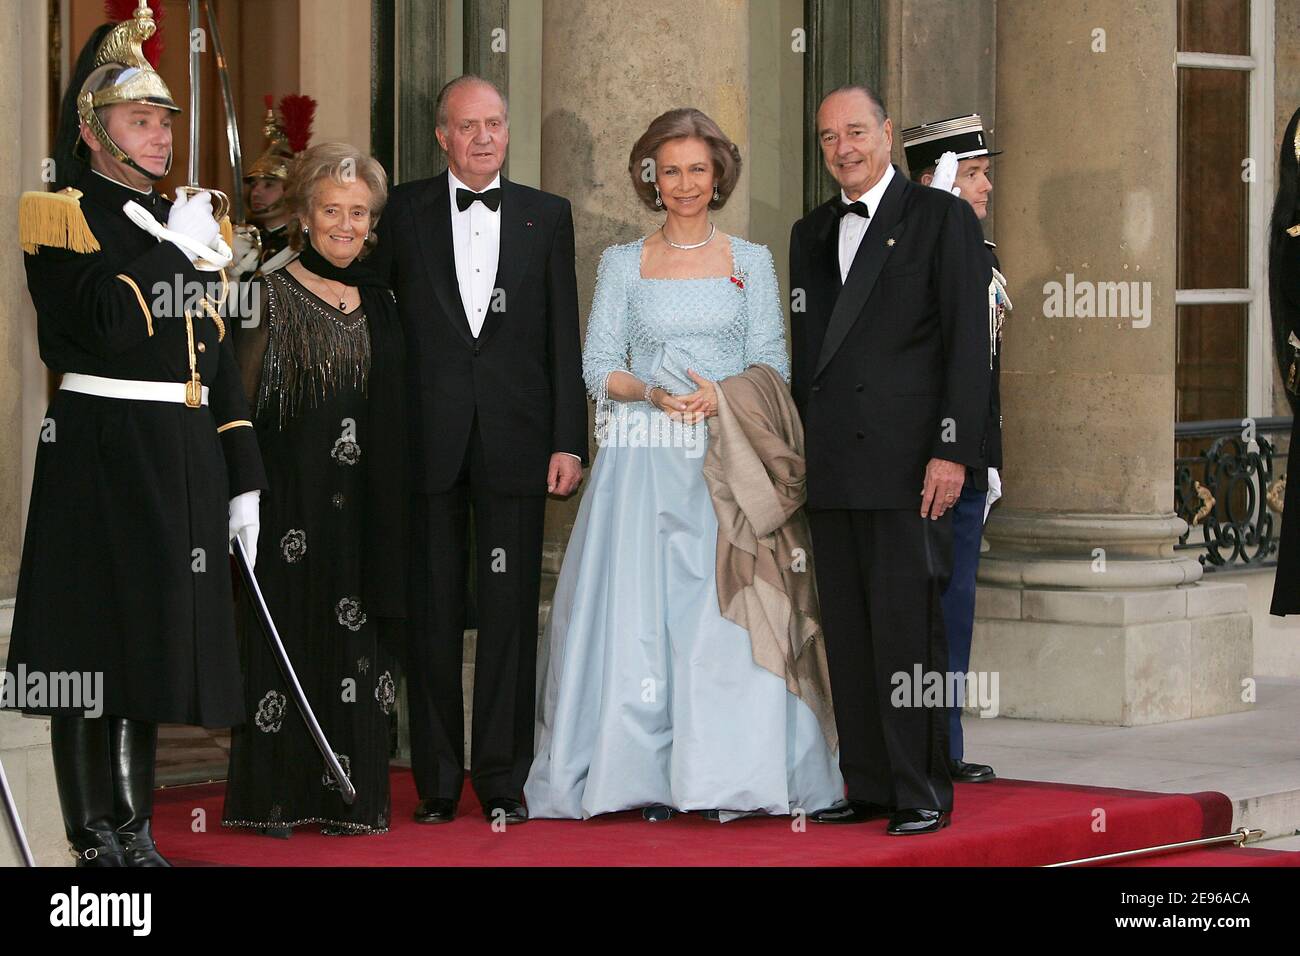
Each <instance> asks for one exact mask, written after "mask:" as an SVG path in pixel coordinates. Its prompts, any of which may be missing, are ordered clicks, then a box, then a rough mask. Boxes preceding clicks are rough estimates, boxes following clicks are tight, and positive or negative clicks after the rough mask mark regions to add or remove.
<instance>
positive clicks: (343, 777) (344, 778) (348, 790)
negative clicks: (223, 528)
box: [230, 535, 357, 806]
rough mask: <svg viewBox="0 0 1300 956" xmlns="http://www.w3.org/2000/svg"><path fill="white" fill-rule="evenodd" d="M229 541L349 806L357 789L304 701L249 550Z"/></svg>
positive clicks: (282, 668) (269, 638) (269, 640)
mask: <svg viewBox="0 0 1300 956" xmlns="http://www.w3.org/2000/svg"><path fill="white" fill-rule="evenodd" d="M230 544H231V547H232V548H233V549H234V553H235V563H236V564H237V565H239V574H240V576H241V577H242V578H243V579H244V587H246V588H247V589H248V594H249V597H250V598H251V599H252V601H253V609H254V611H256V612H257V621H258V623H259V624H261V625H262V633H263V634H265V635H266V640H267V643H268V644H270V645H271V654H272V655H273V656H274V657H275V662H276V664H278V665H279V667H280V675H281V676H282V677H283V678H284V682H285V684H286V685H287V686H288V688H289V694H290V696H292V697H293V702H294V703H295V704H297V705H298V712H299V713H300V714H302V719H303V723H305V724H306V725H307V729H308V730H309V731H310V732H311V736H312V740H314V741H316V748H317V749H318V750H319V751H320V754H321V756H322V757H324V758H325V764H326V766H327V767H329V771H330V773H331V774H333V776H334V779H335V780H337V781H338V785H339V792H340V793H341V794H342V795H343V802H344V803H346V804H348V805H349V806H351V805H352V801H353V800H355V799H356V798H357V790H356V788H355V787H354V786H352V781H351V780H349V779H348V775H347V774H345V773H344V772H343V767H342V766H341V765H340V764H339V758H338V757H337V756H335V754H334V750H333V748H332V747H330V744H329V741H328V740H326V739H325V731H323V730H321V727H320V724H319V723H318V722H317V720H316V715H315V714H314V713H313V712H312V709H311V704H309V703H308V702H307V695H306V693H304V692H303V689H302V684H300V683H298V675H297V674H296V673H294V670H293V665H292V664H291V663H289V654H288V652H287V651H286V650H285V649H284V642H283V641H282V640H280V632H279V631H278V630H276V627H275V621H273V620H271V611H270V609H268V608H267V606H266V598H264V597H263V596H262V589H261V588H260V587H259V586H258V584H257V576H256V575H255V574H253V563H252V562H251V561H249V560H248V552H247V551H245V550H244V542H243V540H242V539H240V537H239V536H238V535H236V536H235V537H234V538H233V539H231V542H230Z"/></svg>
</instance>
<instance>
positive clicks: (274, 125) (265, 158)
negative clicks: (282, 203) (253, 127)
mask: <svg viewBox="0 0 1300 956" xmlns="http://www.w3.org/2000/svg"><path fill="white" fill-rule="evenodd" d="M265 101H266V119H264V120H263V121H262V132H263V134H265V136H266V149H264V150H262V155H260V156H258V157H257V159H255V160H253V163H252V165H250V166H249V167H248V169H247V170H246V171H245V173H244V182H246V183H247V182H251V181H252V180H254V179H278V180H280V181H281V182H283V181H284V180H286V179H288V178H289V162H290V161H291V160H292V159H293V150H292V149H290V148H289V137H288V135H287V134H286V133H285V131H284V128H283V127H281V125H280V124H279V123H278V122H276V119H275V109H274V108H273V107H272V105H271V103H272V97H271V94H270V93H268V94H266V96H265Z"/></svg>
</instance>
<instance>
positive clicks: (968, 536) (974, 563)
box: [943, 481, 987, 760]
mask: <svg viewBox="0 0 1300 956" xmlns="http://www.w3.org/2000/svg"><path fill="white" fill-rule="evenodd" d="M986 497H987V492H983V491H980V490H979V489H978V488H975V487H974V486H973V485H972V484H971V483H970V482H969V481H967V482H966V484H965V486H964V487H963V488H962V490H961V497H960V498H958V499H957V504H955V505H954V506H953V509H952V577H951V578H949V579H948V587H947V588H945V589H944V592H943V624H944V630H945V631H946V632H947V634H948V669H949V670H950V671H952V672H953V673H954V674H963V675H964V674H965V673H966V671H967V670H968V669H969V668H970V644H971V633H972V632H973V631H974V630H975V572H976V571H977V570H978V569H979V563H980V534H981V532H982V531H983V530H984V501H985V498H986ZM968 703H970V702H969V701H968ZM964 754H965V748H964V746H963V742H962V733H961V707H953V708H952V709H951V710H950V711H949V713H948V755H949V756H950V757H952V759H953V760H961V759H962V756H963V755H964Z"/></svg>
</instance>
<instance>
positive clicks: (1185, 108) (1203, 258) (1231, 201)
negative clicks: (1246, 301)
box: [1178, 68, 1250, 289]
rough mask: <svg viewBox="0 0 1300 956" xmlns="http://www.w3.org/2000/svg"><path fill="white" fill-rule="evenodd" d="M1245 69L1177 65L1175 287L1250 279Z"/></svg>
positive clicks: (1226, 285)
mask: <svg viewBox="0 0 1300 956" xmlns="http://www.w3.org/2000/svg"><path fill="white" fill-rule="evenodd" d="M1249 126H1250V75H1249V74H1248V73H1245V72H1242V71H1239V70H1201V69H1186V68H1184V69H1181V70H1179V71H1178V288H1180V289H1244V288H1247V287H1248V286H1249V284H1250V281H1249V279H1248V275H1249V271H1248V267H1247V248H1248V247H1247V236H1246V227H1247V222H1248V217H1247V209H1248V206H1247V202H1248V188H1247V185H1246V183H1245V182H1244V181H1243V180H1242V162H1243V161H1245V159H1246V158H1247V156H1248V155H1249V143H1250V129H1249Z"/></svg>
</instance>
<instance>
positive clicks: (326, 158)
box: [284, 143, 388, 255]
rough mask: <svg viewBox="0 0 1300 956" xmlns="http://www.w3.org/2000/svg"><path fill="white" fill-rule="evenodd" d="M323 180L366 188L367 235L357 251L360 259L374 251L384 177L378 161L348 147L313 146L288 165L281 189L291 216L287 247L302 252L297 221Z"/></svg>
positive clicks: (383, 199) (384, 190) (384, 194)
mask: <svg viewBox="0 0 1300 956" xmlns="http://www.w3.org/2000/svg"><path fill="white" fill-rule="evenodd" d="M324 179H332V180H333V181H334V182H336V183H338V184H339V185H346V184H347V183H350V182H355V181H356V180H358V179H359V180H361V181H362V182H364V183H365V184H366V185H367V186H369V187H370V234H369V235H367V236H366V240H365V243H364V244H363V246H362V250H361V255H365V254H366V253H367V252H369V251H370V250H371V249H372V248H374V245H375V239H374V235H375V226H377V225H378V224H379V214H380V213H381V212H383V211H384V206H385V205H387V203H388V174H387V173H386V172H384V167H383V166H381V165H380V164H379V160H377V159H375V158H374V157H373V156H368V155H366V154H365V153H363V152H362V151H361V150H359V149H357V148H356V147H355V146H352V145H350V144H348V143H317V144H316V145H315V146H312V147H310V148H309V149H305V150H303V151H302V152H301V153H300V154H299V155H298V157H297V158H296V159H294V161H293V163H292V165H290V167H289V176H288V179H287V181H286V182H285V188H284V201H285V205H286V206H287V207H288V209H289V211H290V212H291V213H293V218H292V219H290V220H289V245H290V246H291V247H292V248H294V249H295V250H301V249H302V223H300V222H299V221H298V217H299V216H306V215H307V214H308V213H309V212H310V211H311V204H312V201H313V200H314V199H315V198H316V186H317V185H318V184H319V183H320V182H321V180H324Z"/></svg>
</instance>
